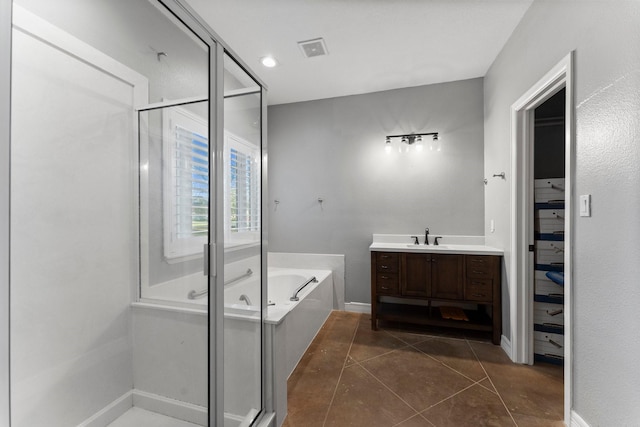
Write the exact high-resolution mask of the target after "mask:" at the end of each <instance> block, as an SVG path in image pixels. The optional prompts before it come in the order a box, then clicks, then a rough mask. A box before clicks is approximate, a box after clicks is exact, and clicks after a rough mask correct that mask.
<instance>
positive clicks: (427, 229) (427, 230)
mask: <svg viewBox="0 0 640 427" xmlns="http://www.w3.org/2000/svg"><path fill="white" fill-rule="evenodd" d="M424 244H425V245H428V244H429V228H425V229H424Z"/></svg>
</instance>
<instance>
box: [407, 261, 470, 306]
mask: <svg viewBox="0 0 640 427" xmlns="http://www.w3.org/2000/svg"><path fill="white" fill-rule="evenodd" d="M463 260H464V256H463V255H446V254H421V253H403V254H401V255H400V263H401V271H402V275H401V278H400V295H403V296H406V297H412V296H413V297H424V298H429V297H435V298H450V299H461V298H462V295H463V284H464V281H463V279H464V277H463V275H462V262H463Z"/></svg>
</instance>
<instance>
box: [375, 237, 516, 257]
mask: <svg viewBox="0 0 640 427" xmlns="http://www.w3.org/2000/svg"><path fill="white" fill-rule="evenodd" d="M435 236H440V235H439V234H430V235H429V245H425V244H423V243H424V236H419V241H420V244H418V245H416V244H413V243H412V242H413V241H414V239H413V238H411V235H409V234H406V235H405V234H374V235H373V243H372V244H371V246H369V251H371V252H376V251H379V252H383V251H384V252H413V253H420V252H425V253H427V252H428V253H444V254H464V255H504V251H503V250H502V249H499V248H494V247H491V246H486V245H485V244H484V237H483V236H446V235H443V236H442V238H441V239H439V240H440V244H439V245H438V246H436V245H434V244H433V239H434V237H435Z"/></svg>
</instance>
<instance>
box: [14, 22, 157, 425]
mask: <svg viewBox="0 0 640 427" xmlns="http://www.w3.org/2000/svg"><path fill="white" fill-rule="evenodd" d="M13 42H14V44H13V48H14V55H13V69H12V71H13V79H12V95H13V97H12V106H11V108H12V117H11V130H12V133H11V143H12V145H11V181H12V182H11V190H12V191H11V393H12V397H11V403H12V425H13V426H15V427H20V426H34V427H35V426H47V427H49V426H51V427H53V426H61V427H62V426H68V425H76V424H78V423H79V422H81V421H83V420H84V419H86V418H88V417H89V416H91V415H93V414H94V413H95V412H96V411H98V410H100V409H102V408H103V407H104V406H105V405H107V404H108V403H111V402H112V401H113V400H115V399H117V398H119V397H120V396H122V395H123V394H124V393H125V392H127V391H128V390H130V389H131V385H132V372H131V370H132V349H131V336H130V319H129V304H130V302H131V297H132V290H133V286H134V284H135V283H136V278H137V263H136V259H137V257H136V254H137V245H136V243H135V242H136V239H135V236H136V234H137V227H136V222H135V219H136V216H135V205H136V204H135V197H134V195H135V186H134V185H133V183H134V182H135V180H134V176H135V175H134V174H135V171H136V167H135V166H136V165H135V163H134V159H135V152H136V150H135V145H134V144H133V141H135V131H134V129H135V121H134V115H133V114H132V102H133V101H134V99H135V98H136V97H135V95H134V91H135V89H134V87H133V86H132V85H131V84H130V80H125V78H126V77H124V76H127V74H124V76H123V75H118V78H115V77H114V76H113V75H112V73H114V71H113V70H109V72H107V71H103V69H101V68H99V66H95V67H94V66H93V63H90V64H89V63H86V62H84V61H81V60H78V59H77V58H76V57H75V56H74V55H69V54H67V53H66V52H64V51H63V50H58V49H55V48H52V47H50V46H49V45H48V44H47V43H43V42H42V41H41V40H40V39H37V38H35V37H32V36H30V35H27V34H25V33H23V32H22V31H18V30H16V31H14V33H13ZM90 55H95V53H94V52H93V51H92V52H90V54H89V55H87V56H90ZM79 56H80V57H83V58H84V56H83V55H82V54H80V55H79ZM94 58H95V57H94ZM96 62H99V61H96ZM104 63H108V61H105V60H103V61H102V64H104ZM114 68H115V67H114ZM138 77H139V76H135V78H138ZM142 80H143V79H142ZM145 92H146V91H145ZM62 99H64V102H60V100H62Z"/></svg>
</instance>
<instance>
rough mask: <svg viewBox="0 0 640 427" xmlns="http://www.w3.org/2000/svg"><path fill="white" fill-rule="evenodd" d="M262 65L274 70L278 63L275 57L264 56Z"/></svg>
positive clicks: (261, 60) (261, 59) (261, 61)
mask: <svg viewBox="0 0 640 427" xmlns="http://www.w3.org/2000/svg"><path fill="white" fill-rule="evenodd" d="M260 63H261V64H262V65H264V66H265V67H267V68H273V67H275V66H276V65H278V61H276V59H275V58H274V57H273V56H263V57H262V58H260Z"/></svg>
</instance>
